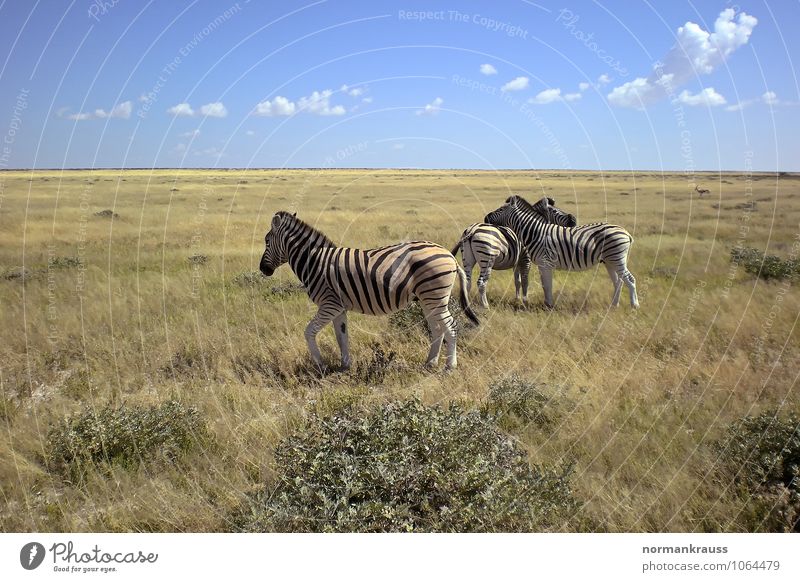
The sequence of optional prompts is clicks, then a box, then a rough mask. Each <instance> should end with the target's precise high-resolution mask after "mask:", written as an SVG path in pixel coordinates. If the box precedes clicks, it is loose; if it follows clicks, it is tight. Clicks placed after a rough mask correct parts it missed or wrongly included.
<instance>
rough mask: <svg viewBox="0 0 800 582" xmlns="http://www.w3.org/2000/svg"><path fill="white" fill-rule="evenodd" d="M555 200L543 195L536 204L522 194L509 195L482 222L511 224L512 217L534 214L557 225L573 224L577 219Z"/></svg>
mask: <svg viewBox="0 0 800 582" xmlns="http://www.w3.org/2000/svg"><path fill="white" fill-rule="evenodd" d="M555 204H556V203H555V200H553V199H552V198H549V197H547V196H545V197H544V198H542V199H541V200H539V201H538V202H537V203H536V204H531V203H530V202H528V201H527V200H525V199H524V198H523V197H522V196H510V197H509V198H507V199H506V201H505V204H503V205H502V206H501V207H500V208H498V209H497V210H495V211H493V212H490V213H489V214H487V215H486V217H485V218H484V219H483V221H484V222H488V223H489V224H495V225H500V226H512V224H511V223H512V217H514V216H518V215H520V214H523V215H531V214H533V215H535V216H536V217H537V218H539V219H540V220H542V221H544V222H546V223H549V224H557V225H559V226H570V227H571V226H575V225H576V224H577V220H575V217H574V216H573V215H572V214H569V213H567V212H564V211H563V210H561V209H560V208H558V207H557V206H556V205H555Z"/></svg>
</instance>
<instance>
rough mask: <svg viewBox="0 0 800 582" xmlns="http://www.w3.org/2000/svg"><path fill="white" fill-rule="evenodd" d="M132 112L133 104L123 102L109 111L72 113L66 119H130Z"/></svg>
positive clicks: (96, 110)
mask: <svg viewBox="0 0 800 582" xmlns="http://www.w3.org/2000/svg"><path fill="white" fill-rule="evenodd" d="M132 111H133V103H131V102H130V101H123V102H122V103H119V104H117V105H115V106H114V107H113V108H112V109H111V110H110V111H106V110H105V109H95V110H94V111H91V112H80V113H73V114H71V115H68V116H67V119H72V120H74V121H86V120H87V119H130V117H131V112H132Z"/></svg>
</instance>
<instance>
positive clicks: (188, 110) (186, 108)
mask: <svg viewBox="0 0 800 582" xmlns="http://www.w3.org/2000/svg"><path fill="white" fill-rule="evenodd" d="M167 113H169V114H170V115H174V116H175V117H191V116H192V115H194V109H192V106H191V105H189V104H188V103H178V104H177V105H173V106H172V107H170V108H169V109H167Z"/></svg>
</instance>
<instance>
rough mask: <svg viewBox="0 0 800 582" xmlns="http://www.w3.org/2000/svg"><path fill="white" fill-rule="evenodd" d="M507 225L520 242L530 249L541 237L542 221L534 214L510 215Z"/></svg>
mask: <svg viewBox="0 0 800 582" xmlns="http://www.w3.org/2000/svg"><path fill="white" fill-rule="evenodd" d="M509 226H510V227H511V230H513V231H514V232H515V233H516V234H517V237H518V238H519V240H520V242H521V243H522V244H523V245H524V246H525V248H527V249H528V250H530V249H531V248H533V247H534V246H535V245H536V242H537V241H538V240H539V239H540V238H541V235H542V227H543V226H544V223H543V222H542V221H541V220H540V219H539V217H538V216H536V215H535V214H520V213H517V214H515V215H514V216H512V218H511V221H510V224H509Z"/></svg>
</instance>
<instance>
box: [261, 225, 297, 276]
mask: <svg viewBox="0 0 800 582" xmlns="http://www.w3.org/2000/svg"><path fill="white" fill-rule="evenodd" d="M295 216H297V214H296V213H295V214H289V213H288V212H286V211H284V210H281V211H280V212H278V213H276V214H275V216H273V217H272V227H271V228H270V229H269V232H268V233H267V235H266V236H265V237H264V254H263V255H261V263H260V264H259V266H258V268H259V269H260V270H261V272H262V273H264V275H266V276H267V277H270V276H272V274H273V273H274V272H275V269H277V268H278V267H280V266H281V265H282V264H284V263H285V262H286V261H288V260H289V258H288V253H287V249H286V238H287V237H286V236H285V232H284V231H285V230H286V229H287V228H288V225H289V224H290V223H291V222H293V220H292V219H294V217H295Z"/></svg>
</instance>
